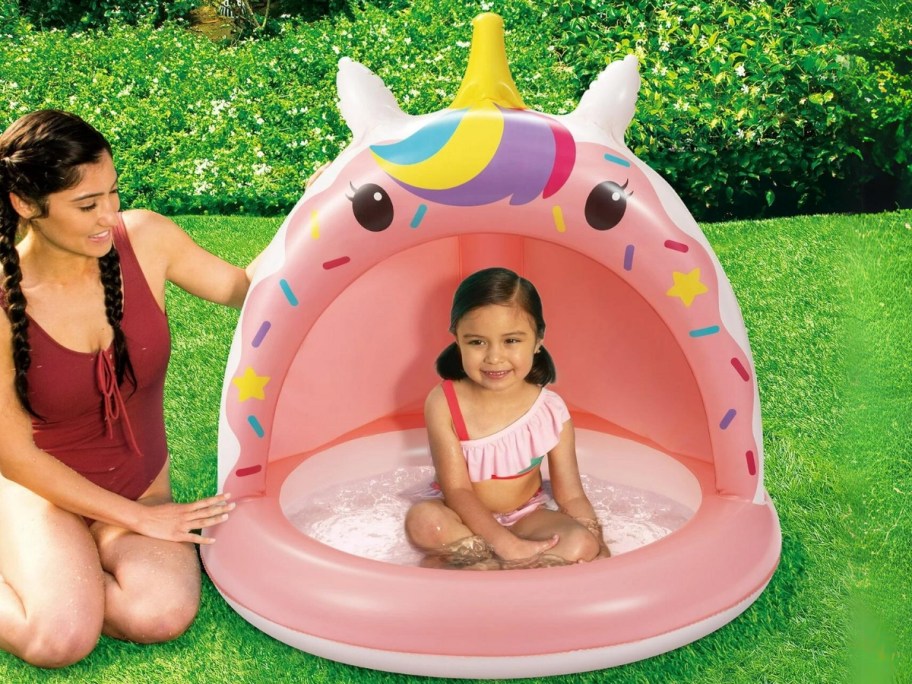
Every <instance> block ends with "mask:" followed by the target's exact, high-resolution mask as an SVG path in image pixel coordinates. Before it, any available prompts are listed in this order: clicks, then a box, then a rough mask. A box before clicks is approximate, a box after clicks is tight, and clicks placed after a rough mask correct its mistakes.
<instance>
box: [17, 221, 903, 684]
mask: <svg viewBox="0 0 912 684" xmlns="http://www.w3.org/2000/svg"><path fill="white" fill-rule="evenodd" d="M179 222H180V223H181V224H182V225H183V226H185V227H186V228H187V229H188V230H189V231H190V232H191V233H192V234H193V235H194V237H195V238H196V239H197V240H198V241H199V242H200V243H202V244H203V245H205V246H207V247H208V248H210V249H212V250H214V251H216V252H217V253H219V254H222V255H223V256H226V257H227V258H230V259H231V260H233V261H235V262H237V263H246V261H247V260H248V259H249V258H251V257H252V256H253V255H254V254H255V253H257V252H258V250H259V249H260V248H262V247H263V246H264V245H265V244H266V243H267V242H268V240H269V239H270V237H271V235H272V234H273V233H274V231H275V230H276V228H277V227H278V225H279V221H278V220H273V219H238V218H234V219H224V218H213V217H205V218H203V217H187V218H181V219H179ZM910 224H912V212H909V211H906V212H900V213H892V214H880V215H864V216H815V217H798V218H791V219H778V220H769V221H753V222H739V223H728V224H715V225H707V226H705V231H706V234H707V236H708V238H709V240H710V242H712V243H713V245H714V247H715V248H716V251H717V253H718V255H719V258H720V260H721V261H722V264H723V266H724V267H725V269H726V272H727V273H728V276H729V278H730V279H731V281H732V284H733V286H734V289H735V292H736V294H737V295H738V298H739V301H740V303H741V306H742V309H743V313H744V317H745V321H746V323H747V327H748V330H749V333H750V336H751V343H752V347H753V352H754V357H755V362H756V366H757V377H758V378H759V382H760V391H761V398H762V403H763V418H764V432H765V440H764V441H765V449H766V478H767V479H766V483H767V488H768V490H769V492H770V494H771V495H772V497H773V499H774V500H775V503H776V506H777V509H778V511H779V515H780V518H781V522H782V530H783V556H782V562H781V564H780V566H779V569H778V570H777V572H776V574H775V575H774V577H773V579H772V582H771V583H770V585H769V587H768V588H767V590H766V591H765V592H764V593H763V594H762V595H761V596H760V598H759V599H758V600H757V602H756V603H755V604H754V605H753V606H752V607H751V608H749V609H748V610H747V612H746V613H744V614H743V615H742V616H741V617H739V618H738V619H736V620H735V621H734V622H733V623H731V624H730V625H728V626H726V627H724V628H722V629H721V630H719V631H717V632H715V633H713V634H710V635H708V636H707V637H705V638H703V639H701V640H699V641H697V642H696V643H694V644H692V645H690V646H687V647H685V648H682V649H679V650H676V651H673V652H671V653H667V654H664V655H661V656H658V657H655V658H652V659H649V660H646V661H643V662H640V663H635V664H632V665H629V666H625V667H620V668H616V669H613V670H607V671H601V672H596V673H591V674H584V675H579V676H572V677H569V676H568V677H557V678H554V679H553V681H554V682H558V683H559V682H567V683H568V684H569V683H570V682H573V683H574V684H576V683H577V682H583V683H595V682H644V683H645V682H663V683H664V682H699V683H700V684H703V683H707V682H720V683H721V682H725V683H729V682H734V683H738V682H744V683H751V684H755V683H758V682H775V683H790V682H796V683H802V684H803V683H805V682H814V683H816V682H827V683H829V682H843V681H850V682H864V683H865V684H868V683H872V684H877V683H879V682H890V681H899V682H905V681H912V648H910V647H912V627H910V624H909V620H908V614H909V605H910V599H912V596H910V592H912V580H910V578H909V576H910V574H912V573H910V571H909V569H910V568H912V552H910V547H912V523H910V500H912V474H910V473H912V468H910V466H912V463H910V460H912V440H910V437H909V429H908V424H909V418H910V416H912V389H910V388H912V307H910V303H912V225H910ZM169 314H170V316H171V325H172V330H173V333H174V337H175V342H174V356H173V360H172V364H171V370H170V375H169V380H168V387H167V406H166V409H167V417H168V433H169V438H170V443H171V450H172V455H173V459H174V467H173V473H174V485H175V492H176V494H177V496H178V497H179V498H180V499H190V498H194V497H198V496H202V495H205V494H209V493H212V492H213V491H214V490H215V486H216V423H217V414H218V404H219V398H220V391H221V382H222V374H223V369H224V363H225V358H226V355H227V351H228V345H229V343H230V339H231V334H232V331H233V327H234V322H235V320H236V313H235V312H233V311H227V310H224V309H221V308H219V307H215V306H212V305H209V304H206V303H202V302H198V301H195V300H192V299H191V298H189V297H187V296H185V295H183V293H181V292H178V291H172V292H170V293H169ZM540 628H541V629H547V628H548V626H547V619H546V618H544V619H543V623H542V625H541V626H540ZM0 681H3V682H70V681H73V682H75V681H78V682H112V683H113V682H118V683H121V682H134V681H135V682H140V681H154V682H174V683H175V684H176V683H178V682H229V681H231V682H261V681H302V682H303V681H307V682H364V683H367V682H413V681H414V682H418V681H422V682H423V681H428V680H425V679H423V678H412V677H405V676H400V675H393V674H387V673H380V672H373V671H370V670H362V669H359V668H355V667H349V666H345V665H340V664H337V663H333V662H329V661H326V660H322V659H320V658H316V657H314V656H310V655H307V654H305V653H302V652H300V651H297V650H295V649H292V648H290V647H287V646H285V645H284V644H281V643H279V642H277V641H274V640H272V639H271V638H269V637H267V636H265V635H264V634H262V633H261V632H259V631H257V630H256V629H254V628H253V627H251V626H250V625H248V624H247V623H246V622H245V621H244V620H242V619H241V618H240V617H239V616H238V615H236V614H235V613H234V612H233V611H232V610H231V609H230V608H229V607H228V606H227V605H226V604H225V603H224V601H222V599H221V597H220V596H219V595H218V593H217V592H216V591H215V590H214V589H213V587H212V585H211V584H210V583H209V582H208V581H206V582H205V586H204V595H203V600H202V606H201V609H200V614H199V618H198V619H197V621H196V623H195V624H194V625H193V627H192V628H191V629H190V631H189V632H188V633H187V634H186V635H184V636H183V637H181V638H180V639H178V640H177V641H176V642H173V643H170V644H162V645H157V646H136V645H131V644H123V643H120V642H116V641H113V640H110V639H106V638H103V639H102V640H101V643H100V644H99V646H98V648H97V649H96V650H95V652H94V653H93V654H92V655H91V656H90V657H88V658H87V659H86V660H85V661H83V662H81V663H79V664H77V665H75V666H73V667H70V668H68V669H66V670H63V671H59V672H44V671H39V670H35V669H33V668H30V667H28V666H25V665H23V664H21V663H20V662H19V661H17V660H16V659H14V658H12V657H11V656H7V655H0Z"/></svg>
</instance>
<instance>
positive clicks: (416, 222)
mask: <svg viewBox="0 0 912 684" xmlns="http://www.w3.org/2000/svg"><path fill="white" fill-rule="evenodd" d="M426 213H427V205H426V204H419V205H418V210H417V211H416V212H415V216H414V217H413V218H412V222H411V223H410V224H409V225H410V226H411V227H412V228H417V227H418V226H420V225H421V221H422V220H424V215H425V214H426Z"/></svg>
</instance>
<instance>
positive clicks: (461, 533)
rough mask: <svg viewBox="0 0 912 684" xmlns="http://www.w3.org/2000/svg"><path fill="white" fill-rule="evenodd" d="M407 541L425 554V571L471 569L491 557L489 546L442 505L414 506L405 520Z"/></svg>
mask: <svg viewBox="0 0 912 684" xmlns="http://www.w3.org/2000/svg"><path fill="white" fill-rule="evenodd" d="M405 532H406V535H407V536H408V539H409V541H410V542H411V543H412V544H413V545H414V546H415V547H416V548H417V549H419V550H420V551H423V552H424V553H425V554H426V558H425V560H424V561H423V562H422V566H424V567H441V568H443V567H449V568H453V567H469V566H472V567H474V566H475V565H476V564H478V563H482V562H484V561H487V560H489V559H491V558H492V557H493V555H494V552H493V550H492V549H491V547H490V545H488V543H487V542H486V541H485V540H484V539H482V538H481V537H479V536H477V535H476V534H475V533H473V532H472V530H470V529H469V528H468V527H466V526H465V524H463V522H462V520H461V519H460V517H459V516H458V515H457V514H456V512H455V511H453V510H452V509H451V508H448V507H447V506H446V505H445V504H444V503H443V502H442V501H440V500H437V499H432V500H428V501H421V502H419V503H416V504H415V505H414V506H412V507H411V508H410V509H409V512H408V513H407V514H406V516H405Z"/></svg>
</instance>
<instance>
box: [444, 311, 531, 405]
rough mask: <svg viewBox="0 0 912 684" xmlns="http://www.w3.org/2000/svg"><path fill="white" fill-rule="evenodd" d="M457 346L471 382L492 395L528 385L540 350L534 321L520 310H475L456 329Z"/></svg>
mask: <svg viewBox="0 0 912 684" xmlns="http://www.w3.org/2000/svg"><path fill="white" fill-rule="evenodd" d="M456 344H457V346H458V347H459V353H460V354H461V355H462V367H463V369H464V370H465V372H466V375H468V376H469V379H470V380H472V381H474V382H475V383H477V384H478V385H480V386H482V387H484V388H486V389H490V390H493V391H504V390H507V389H511V388H515V387H517V386H519V385H520V384H521V383H523V382H524V381H525V378H526V376H527V375H528V374H529V371H531V370H532V362H533V360H534V357H535V352H536V351H538V348H539V347H540V346H541V340H539V339H538V338H537V337H536V334H535V325H534V323H533V321H532V317H531V316H530V315H529V314H528V313H526V312H525V311H524V310H523V309H521V308H520V307H518V306H502V305H498V304H489V305H488V306H482V307H479V308H477V309H472V310H471V311H469V313H467V314H466V315H465V316H463V317H462V318H461V319H460V320H459V323H457V325H456Z"/></svg>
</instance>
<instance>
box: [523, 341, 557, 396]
mask: <svg viewBox="0 0 912 684" xmlns="http://www.w3.org/2000/svg"><path fill="white" fill-rule="evenodd" d="M555 380H557V369H556V368H555V366H554V359H552V358H551V354H549V353H548V350H547V349H545V347H544V346H541V347H539V348H538V351H537V352H536V353H535V358H534V360H533V361H532V370H530V371H529V374H528V375H527V376H526V382H530V383H532V384H533V385H540V386H543V385H549V384H551V383H552V382H554V381H555Z"/></svg>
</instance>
